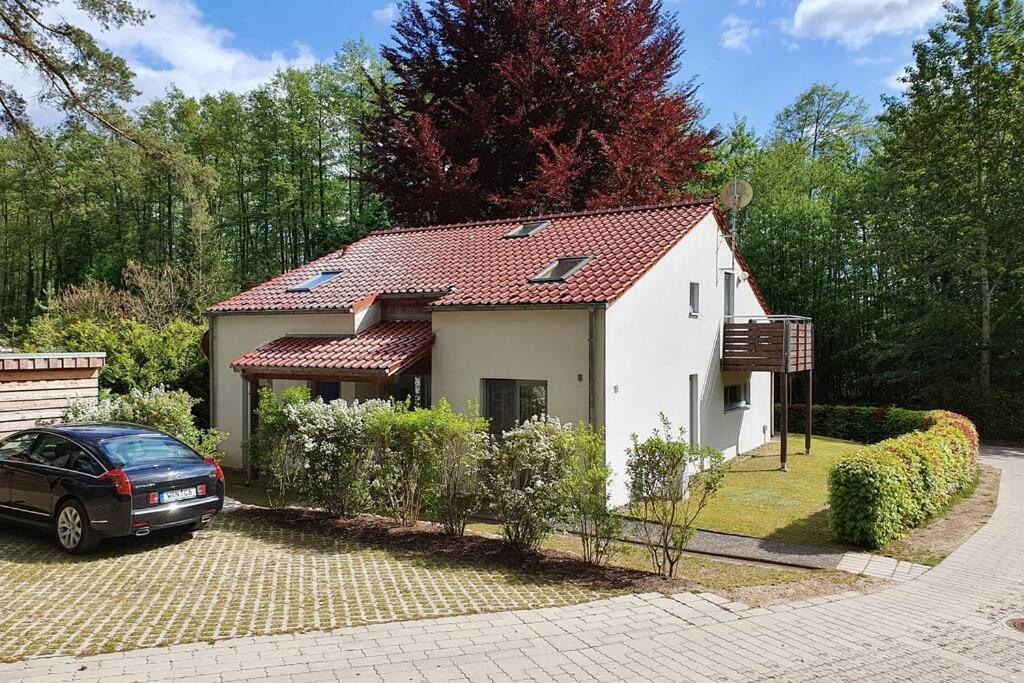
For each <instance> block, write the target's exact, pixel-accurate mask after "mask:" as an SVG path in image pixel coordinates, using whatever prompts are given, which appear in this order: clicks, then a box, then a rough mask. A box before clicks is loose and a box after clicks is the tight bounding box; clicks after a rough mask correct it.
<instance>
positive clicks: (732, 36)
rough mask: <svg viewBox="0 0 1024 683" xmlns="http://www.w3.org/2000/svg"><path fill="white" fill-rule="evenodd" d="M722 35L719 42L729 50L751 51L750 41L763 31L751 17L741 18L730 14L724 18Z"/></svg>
mask: <svg viewBox="0 0 1024 683" xmlns="http://www.w3.org/2000/svg"><path fill="white" fill-rule="evenodd" d="M721 28H722V37H721V39H720V40H719V43H720V44H721V46H722V47H724V48H726V49H727V50H743V51H744V52H750V43H751V41H753V40H754V38H756V37H757V36H758V34H760V33H761V29H759V28H757V26H756V25H755V24H754V22H753V20H751V19H741V18H739V17H737V16H736V15H735V14H730V15H729V16H727V17H726V18H725V19H723V20H722V24H721Z"/></svg>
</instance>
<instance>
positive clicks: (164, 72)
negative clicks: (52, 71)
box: [0, 0, 316, 125]
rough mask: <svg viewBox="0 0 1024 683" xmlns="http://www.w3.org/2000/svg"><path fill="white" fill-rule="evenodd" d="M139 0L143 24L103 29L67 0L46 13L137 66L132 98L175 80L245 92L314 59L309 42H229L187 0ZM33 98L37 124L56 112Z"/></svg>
mask: <svg viewBox="0 0 1024 683" xmlns="http://www.w3.org/2000/svg"><path fill="white" fill-rule="evenodd" d="M139 4H140V5H141V6H143V7H145V8H146V9H148V10H149V11H150V12H152V14H153V17H152V18H151V19H150V20H149V21H147V22H145V23H144V24H142V25H141V26H123V27H121V28H118V29H114V30H111V31H104V30H103V29H102V27H100V26H99V25H97V24H96V22H94V21H93V20H91V19H90V18H89V17H88V16H86V15H85V14H84V13H83V12H82V11H81V10H79V9H78V8H77V7H76V6H75V5H74V4H73V3H72V2H71V0H61V2H60V3H59V4H58V5H56V6H55V7H53V8H51V9H49V10H47V13H46V18H48V19H50V20H52V19H54V18H56V17H58V16H59V17H64V18H65V19H66V20H67V21H69V22H70V23H71V24H73V25H75V26H80V27H82V28H84V29H85V30H87V31H89V32H90V33H92V34H93V36H95V37H96V39H97V41H98V42H99V43H100V45H101V46H103V47H105V48H107V49H109V50H111V51H113V52H114V53H116V54H118V55H120V56H121V57H123V58H124V59H125V60H126V61H127V62H128V66H129V67H130V68H131V70H132V71H134V72H135V87H136V89H138V90H139V91H140V92H141V93H142V94H141V95H140V96H139V97H138V98H136V100H135V102H134V103H133V104H135V105H138V104H140V103H145V102H148V101H149V100H151V99H152V98H154V97H159V96H161V95H163V94H164V92H166V90H167V88H168V87H169V86H170V85H171V84H174V85H176V86H178V87H179V88H180V89H181V90H182V91H183V92H185V93H186V94H188V95H194V96H200V95H204V94H207V93H216V92H220V91H222V90H232V91H236V92H244V91H246V90H250V89H252V88H254V87H256V86H257V85H259V84H261V83H263V82H265V81H267V80H268V79H269V78H270V77H271V76H273V75H274V73H275V72H276V71H277V70H278V69H283V68H287V67H298V68H306V67H309V66H312V65H313V64H314V63H315V62H316V58H315V56H314V55H313V53H312V52H311V51H310V49H309V48H308V47H305V46H303V45H296V46H295V47H294V49H293V50H291V51H290V52H291V54H286V53H284V52H280V51H275V52H272V53H270V54H268V55H256V54H253V53H251V52H247V51H245V50H242V49H239V48H236V47H232V46H231V40H232V38H233V36H232V34H231V32H230V31H228V30H226V29H224V28H221V27H219V26H215V25H213V24H211V23H210V22H209V20H207V19H206V17H204V16H203V13H202V12H201V11H200V10H199V9H198V8H197V7H196V6H195V5H194V4H193V3H192V2H191V0H143V1H142V2H139ZM9 64H10V63H9V62H7V63H5V62H3V61H0V71H2V72H4V73H5V80H10V81H13V82H14V84H15V86H16V87H18V88H20V89H21V92H22V93H23V94H24V95H26V96H27V99H28V98H30V97H31V96H32V95H33V94H34V93H35V92H36V91H37V90H38V87H37V85H38V84H37V83H36V82H35V81H34V79H33V78H32V76H31V75H29V74H25V73H24V72H22V74H21V75H20V76H18V77H16V78H8V77H7V74H8V72H9V71H11V70H10V69H8V65H9ZM30 104H31V111H30V113H31V114H32V118H33V120H34V121H36V123H38V124H40V125H47V124H52V123H55V122H57V121H59V120H60V118H61V117H60V116H58V115H56V114H55V113H54V112H52V111H46V110H44V109H41V108H40V107H39V106H38V105H36V104H35V103H34V102H33V103H30Z"/></svg>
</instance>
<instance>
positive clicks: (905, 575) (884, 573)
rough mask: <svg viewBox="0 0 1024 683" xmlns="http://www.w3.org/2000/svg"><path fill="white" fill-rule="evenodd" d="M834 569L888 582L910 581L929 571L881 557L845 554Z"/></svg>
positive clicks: (901, 561)
mask: <svg viewBox="0 0 1024 683" xmlns="http://www.w3.org/2000/svg"><path fill="white" fill-rule="evenodd" d="M836 569H840V570H842V571H844V572H850V573H852V574H864V575H865V576H874V577H876V578H879V579H888V580H889V581H910V580H911V579H916V578H917V577H919V576H921V574H924V573H925V572H926V571H928V570H929V569H931V567H929V566H928V565H925V564H914V563H913V562H905V561H903V560H896V559H893V558H891V557H883V556H882V555H868V554H866V553H846V554H845V555H843V559H842V560H841V561H840V562H839V564H838V566H836Z"/></svg>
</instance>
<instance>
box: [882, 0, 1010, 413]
mask: <svg viewBox="0 0 1024 683" xmlns="http://www.w3.org/2000/svg"><path fill="white" fill-rule="evenodd" d="M946 10H947V16H946V19H945V21H943V22H942V23H941V24H939V25H938V26H936V27H935V28H933V29H932V30H930V31H929V32H928V36H927V38H925V39H923V40H921V41H919V42H917V43H916V44H915V46H914V55H915V61H914V64H913V65H912V66H911V67H909V68H908V70H907V72H906V75H905V76H904V79H903V80H904V83H905V85H906V92H905V94H904V95H903V96H902V97H897V98H892V99H889V100H888V101H887V102H886V108H885V112H884V114H883V116H882V121H883V122H884V124H885V127H886V134H885V137H884V148H883V152H882V153H881V155H880V156H879V159H878V170H879V172H880V173H881V174H882V177H881V178H880V180H879V189H880V192H879V194H878V195H877V196H876V197H875V209H876V210H875V215H874V222H875V223H876V224H877V229H878V230H879V231H880V238H881V239H882V240H883V242H882V254H883V255H884V256H885V257H886V263H885V266H886V267H887V268H888V269H889V270H890V271H891V272H892V273H894V274H896V275H897V276H898V277H899V278H900V281H899V285H898V286H899V287H900V288H901V290H902V292H901V294H902V295H901V296H900V297H899V298H898V300H897V301H895V302H894V306H895V307H898V310H899V311H900V313H902V314H903V315H900V316H899V318H898V320H899V322H901V323H902V324H900V325H899V326H898V328H897V329H898V335H899V338H897V339H892V340H890V341H891V343H892V344H893V345H895V346H897V347H898V348H899V357H900V358H901V359H903V360H904V361H906V363H907V367H908V368H913V369H914V370H915V372H913V374H914V376H915V379H916V380H918V383H917V386H918V387H919V390H922V391H928V392H930V393H931V394H932V395H935V394H937V393H939V392H942V393H944V394H946V395H953V396H954V397H956V398H958V400H962V397H963V396H964V395H966V394H975V393H977V392H976V391H975V389H977V390H980V392H981V393H982V394H983V395H985V394H988V393H989V392H990V389H991V388H993V386H994V382H995V381H996V379H997V375H996V373H994V372H993V369H994V368H995V367H998V368H999V373H998V380H999V384H1000V385H1002V386H1004V387H1006V388H1007V389H1008V390H1009V389H1011V388H1012V389H1013V390H1014V391H1017V392H1019V383H1020V381H1022V380H1024V372H1022V370H1024V367H1022V363H1021V362H1020V355H1019V349H1018V346H1019V343H1018V342H1019V339H1020V333H1021V332H1022V331H1024V326H1022V323H1024V267H1022V263H1024V197H1022V196H1021V195H1020V193H1018V192H1015V191H1014V190H1013V188H1014V187H1015V186H1016V185H1017V184H1019V181H1020V178H1021V177H1024V157H1022V156H1021V153H1020V150H1021V149H1022V148H1024V114H1022V112H1024V12H1022V6H1021V2H1020V0H965V1H964V2H963V3H962V4H961V3H948V4H947V7H946ZM908 313H909V315H907V314H908ZM1014 332H1015V333H1014ZM965 359H971V360H970V361H967V362H965ZM1014 359H1016V360H1014ZM939 378H944V379H942V380H940V379H939ZM938 385H944V387H943V388H940V387H939V386H938ZM953 387H959V388H958V389H953Z"/></svg>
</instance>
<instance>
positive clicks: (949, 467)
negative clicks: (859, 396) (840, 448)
mask: <svg viewBox="0 0 1024 683" xmlns="http://www.w3.org/2000/svg"><path fill="white" fill-rule="evenodd" d="M822 408H823V410H822V414H823V416H827V417H828V418H831V422H829V421H824V420H823V421H824V422H825V424H826V425H829V426H831V427H834V428H835V431H834V432H832V433H831V434H827V435H828V436H841V437H842V438H850V439H853V440H860V439H857V438H856V436H857V435H864V434H891V433H892V431H893V430H896V429H898V427H899V425H904V426H908V427H911V428H912V429H913V431H909V432H907V433H904V434H902V435H893V436H891V437H890V438H885V439H884V440H882V441H881V442H879V443H875V444H874V445H872V446H870V447H869V448H868V449H867V450H866V451H863V452H861V453H858V454H857V455H854V456H851V457H847V458H844V459H843V460H840V461H839V462H838V463H836V464H835V465H834V466H833V468H832V471H831V472H830V473H829V478H828V487H829V493H828V499H829V506H830V508H831V510H830V514H829V522H830V525H831V527H832V532H833V533H834V534H835V536H836V538H838V539H839V540H840V541H844V542H846V543H850V544H853V545H857V546H864V547H868V548H880V547H882V546H884V545H885V544H887V543H889V542H890V541H893V540H895V539H897V538H900V537H901V536H904V535H906V534H907V533H908V532H909V531H910V530H911V529H913V528H915V527H918V526H921V524H923V523H924V522H925V521H926V520H927V519H928V518H929V517H931V516H932V515H934V514H936V513H937V512H939V511H941V510H942V509H944V508H945V507H946V506H947V505H949V503H950V502H951V501H952V500H953V498H954V497H955V496H956V495H957V494H958V493H959V492H961V491H963V490H965V489H967V488H969V487H970V486H971V485H972V483H973V482H974V481H975V479H976V478H977V473H978V432H977V430H976V429H975V427H974V424H973V423H972V422H971V421H970V420H968V419H967V418H966V417H964V416H962V415H957V414H956V413H950V412H945V411H939V410H934V411H911V410H902V409H898V408H884V409H877V408H853V407H846V406H822ZM817 415H818V412H817V410H815V418H817ZM815 433H820V432H819V430H818V429H815Z"/></svg>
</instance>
